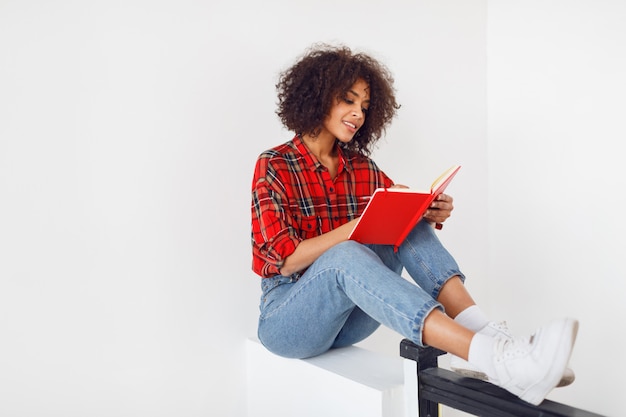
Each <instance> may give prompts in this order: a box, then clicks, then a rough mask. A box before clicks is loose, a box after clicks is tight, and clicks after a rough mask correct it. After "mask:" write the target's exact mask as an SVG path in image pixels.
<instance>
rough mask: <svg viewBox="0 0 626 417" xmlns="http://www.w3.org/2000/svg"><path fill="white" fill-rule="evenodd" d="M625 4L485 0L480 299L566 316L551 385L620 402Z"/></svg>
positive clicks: (598, 403)
mask: <svg viewBox="0 0 626 417" xmlns="http://www.w3.org/2000/svg"><path fill="white" fill-rule="evenodd" d="M625 19H626V4H625V3H624V2H621V1H617V0H616V1H611V0H603V1H581V0H579V1H564V0H563V1H549V2H545V1H538V0H531V1H525V2H518V1H502V0H498V1H491V2H489V16H488V63H489V64H488V70H489V76H488V86H489V88H488V91H489V93H488V103H489V105H488V108H489V111H488V114H489V117H488V120H489V123H488V126H489V279H490V282H491V284H490V291H491V292H490V294H489V300H490V303H491V305H492V306H493V308H494V310H497V311H500V312H502V313H503V314H504V316H505V317H507V318H509V322H510V324H512V327H514V330H518V331H519V332H520V333H521V332H530V331H532V330H533V328H534V326H536V325H538V324H539V323H541V322H543V321H545V320H546V319H551V318H554V317H560V316H564V315H568V316H573V317H578V318H579V320H580V324H581V327H580V331H579V335H578V341H577V345H576V349H575V350H574V354H573V357H572V367H573V368H574V371H575V372H576V374H577V380H576V382H575V383H574V384H573V385H572V386H571V387H569V388H564V389H558V390H555V391H554V392H553V394H552V395H550V398H553V399H556V400H559V401H564V402H567V403H569V404H573V405H577V406H579V407H583V408H587V409H590V410H593V411H596V412H599V413H603V414H606V415H610V416H622V415H624V414H625V412H626V407H625V406H624V403H623V399H622V398H620V394H621V393H623V392H624V389H625V388H626V384H625V383H624V378H623V375H624V374H625V373H626V364H625V363H624V361H622V360H621V358H620V353H621V352H622V351H623V350H624V348H625V347H626V336H625V334H624V331H623V329H624V323H623V321H624V318H625V317H626V304H625V303H624V302H623V298H624V294H625V288H626V284H625V283H624V281H625V280H624V278H625V277H626V276H625V274H624V271H623V269H624V268H623V264H622V261H623V257H624V244H623V237H624V235H625V234H626V219H625V218H624V216H623V215H622V212H623V207H624V204H625V203H626V196H625V194H624V189H625V185H626V173H625V171H624V162H623V155H624V151H623V142H624V139H625V138H626V127H625V125H624V115H625V114H626V101H625V99H624V97H626V79H625V77H624V74H625V73H626V55H625V52H624V51H625V49H624V45H625V44H626V27H625V26H624V21H625Z"/></svg>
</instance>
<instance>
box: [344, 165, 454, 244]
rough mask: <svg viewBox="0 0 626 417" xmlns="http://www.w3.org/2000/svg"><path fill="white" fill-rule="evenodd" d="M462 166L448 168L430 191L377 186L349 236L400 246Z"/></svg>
mask: <svg viewBox="0 0 626 417" xmlns="http://www.w3.org/2000/svg"><path fill="white" fill-rule="evenodd" d="M460 168H461V166H460V165H455V166H452V167H451V168H449V169H448V170H446V171H445V172H444V173H443V174H441V176H439V178H437V179H436V180H435V181H434V182H433V184H432V185H431V187H430V190H428V191H417V190H412V189H410V188H379V189H377V190H376V191H375V192H374V194H373V195H372V197H371V198H370V201H369V203H368V204H367V206H366V207H365V210H364V211H363V214H362V215H361V217H360V218H359V221H358V222H357V224H356V226H355V227H354V229H353V230H352V233H350V236H349V239H352V240H356V241H357V242H360V243H374V244H380V245H393V246H394V248H395V249H397V248H398V246H400V244H401V243H402V242H403V241H404V239H406V237H407V235H408V234H409V232H410V231H411V230H412V229H413V227H414V226H415V225H416V224H417V222H419V221H420V219H421V218H422V216H423V215H424V212H425V211H426V210H427V209H428V207H430V204H431V203H432V202H433V201H434V200H435V198H436V197H437V196H438V195H439V194H441V193H443V191H444V190H445V189H446V187H447V186H448V184H450V181H452V178H454V176H455V175H456V173H457V172H458V171H459V169H460Z"/></svg>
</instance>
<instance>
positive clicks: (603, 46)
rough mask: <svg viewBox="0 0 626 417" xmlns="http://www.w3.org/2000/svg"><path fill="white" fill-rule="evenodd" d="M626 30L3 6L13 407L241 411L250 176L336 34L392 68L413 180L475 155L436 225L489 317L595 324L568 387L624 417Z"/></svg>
mask: <svg viewBox="0 0 626 417" xmlns="http://www.w3.org/2000/svg"><path fill="white" fill-rule="evenodd" d="M625 18H626V9H625V6H624V5H623V3H622V2H621V1H617V0H615V1H610V0H604V1H591V0H588V1H564V0H563V1H548V2H545V1H526V2H516V1H511V0H501V1H486V0H482V1H477V0H471V1H468V0H442V1H434V0H431V1H413V2H411V1H400V0H393V1H386V2H382V1H374V0H367V1H358V2H357V1H353V0H345V1H343V2H335V1H329V0H322V1H317V2H310V3H301V2H290V1H276V0H273V1H265V2H256V1H252V0H243V1H240V2H227V1H206V0H205V1H192V0H183V1H171V0H161V1H147V0H146V1H142V0H128V1H124V2H117V1H100V0H97V1H84V2H81V1H69V0H59V1H36V0H30V1H29V0H21V1H17V0H16V1H8V0H0V414H1V415H7V416H34V415H46V416H52V415H62V416H86V415H89V416H138V415H150V416H172V415H181V416H213V415H215V416H218V415H220V416H235V417H243V416H244V414H245V361H244V358H245V355H244V351H243V348H244V341H245V339H246V338H247V337H250V336H254V335H255V331H256V314H257V311H258V309H257V305H258V296H259V293H260V292H259V282H258V279H257V277H256V276H255V275H254V274H253V273H252V271H251V269H250V262H251V261H250V244H249V221H250V220H249V200H250V194H249V190H250V181H251V177H252V169H253V165H254V161H255V158H256V156H257V155H258V154H259V153H260V152H261V151H263V150H264V149H266V148H269V147H271V146H274V145H276V144H279V143H282V142H284V141H286V140H288V139H290V138H291V133H290V132H286V131H285V130H283V129H282V127H281V126H280V124H279V122H278V120H277V117H276V116H275V114H274V110H275V103H276V99H275V91H274V84H275V82H276V80H277V75H278V73H279V71H280V70H282V69H284V68H285V67H287V66H288V65H289V64H291V63H292V62H293V61H294V59H295V58H296V57H297V56H298V55H299V54H300V53H302V52H303V51H304V49H305V48H306V47H308V46H309V45H311V44H312V43H313V42H317V41H327V42H340V43H344V44H347V45H349V46H351V47H353V48H355V49H358V50H363V51H365V52H369V53H371V54H372V55H374V56H376V57H377V58H380V59H381V60H382V61H384V62H385V63H386V64H387V65H388V66H389V67H390V68H391V70H392V72H393V73H394V75H395V78H396V86H397V88H398V99H399V101H400V103H401V104H402V108H401V109H400V112H399V115H398V117H397V119H396V120H395V122H394V124H393V127H392V128H390V129H389V130H388V132H387V133H388V134H387V136H386V138H384V139H382V140H381V142H380V148H379V149H378V150H377V151H376V152H375V154H374V157H375V159H376V161H377V162H378V164H379V165H380V166H381V167H382V168H383V169H384V170H385V171H386V172H387V173H388V174H389V175H390V176H391V177H392V178H393V179H394V180H396V181H397V182H401V183H405V184H408V185H411V186H415V187H423V186H427V185H428V184H430V182H431V180H432V179H433V178H434V177H435V176H436V175H437V174H439V173H440V171H443V169H445V168H447V167H448V166H450V165H452V164H456V163H458V164H461V165H463V168H462V170H461V172H460V173H459V175H458V176H457V178H456V179H455V181H454V183H453V184H452V185H451V186H450V188H449V191H450V193H451V194H453V195H454V197H455V205H456V210H455V212H454V216H453V218H452V219H451V220H449V221H448V222H447V224H446V227H445V229H444V230H443V231H442V232H441V234H440V236H441V238H442V240H443V241H444V242H445V243H446V245H447V246H448V247H449V248H450V249H451V251H452V252H453V253H454V254H455V255H456V257H457V259H458V261H459V263H460V264H461V267H462V269H463V270H464V272H466V274H467V275H468V286H469V287H470V289H471V290H472V291H473V293H474V294H475V297H476V299H477V300H478V301H479V302H480V304H481V305H483V308H484V309H485V310H486V311H487V312H488V313H489V314H490V315H491V316H493V318H494V319H507V320H508V322H509V325H510V327H511V328H512V329H513V330H514V331H515V332H516V333H529V332H532V331H533V330H534V328H535V327H537V326H538V325H540V324H541V323H543V322H544V321H546V320H548V319H551V318H554V317H559V316H563V315H569V316H574V317H577V318H579V319H580V321H581V329H580V333H579V338H578V342H577V346H576V349H575V351H574V355H573V358H572V366H573V368H574V370H575V371H576V374H577V381H576V382H575V383H574V385H572V386H571V387H568V388H563V389H559V390H555V391H554V392H553V393H552V394H551V395H550V398H552V399H556V400H559V401H564V402H566V403H568V404H572V405H575V406H578V407H582V408H586V409H589V410H592V411H596V412H599V413H603V414H606V415H611V416H620V415H623V414H624V411H626V409H625V408H624V406H623V403H622V401H621V399H620V398H619V395H620V393H621V392H623V391H624V388H625V386H624V382H623V378H622V377H621V376H622V375H623V374H624V373H625V372H626V365H624V363H625V362H624V361H623V360H621V357H620V353H621V352H622V351H623V350H624V347H625V345H626V340H625V336H624V332H623V329H624V323H623V322H624V319H625V318H626V307H625V303H623V302H622V299H623V297H624V293H625V291H624V283H623V281H624V272H623V268H622V264H621V261H622V258H623V249H624V245H623V236H624V235H625V232H626V230H625V229H626V225H625V222H626V220H624V217H623V215H622V211H623V205H624V199H625V197H624V193H623V190H624V181H625V178H626V175H624V168H623V166H622V158H623V151H622V150H621V149H620V148H619V145H620V142H621V141H623V140H624V138H625V136H626V135H625V133H626V128H625V127H624V122H623V116H624V114H625V112H624V110H625V107H626V104H625V99H624V97H625V96H626V84H625V81H624V76H623V74H624V73H625V72H626V61H625V59H624V44H625V41H626V29H624V25H623V21H624V19H625ZM400 339H401V338H400V336H398V335H396V334H394V333H392V332H391V331H389V330H386V329H381V330H380V331H379V332H377V333H376V334H375V335H374V336H372V338H370V339H369V340H368V341H366V342H364V343H363V345H364V346H366V347H368V348H371V349H374V350H378V351H381V352H387V353H389V354H390V355H397V349H398V347H397V346H398V343H399V341H400ZM277 400H279V395H277ZM453 414H454V413H453V412H450V413H448V414H447V415H453Z"/></svg>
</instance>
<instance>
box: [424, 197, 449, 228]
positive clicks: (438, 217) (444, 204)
mask: <svg viewBox="0 0 626 417" xmlns="http://www.w3.org/2000/svg"><path fill="white" fill-rule="evenodd" d="M452 202H453V198H452V197H451V196H449V195H447V194H439V196H438V197H437V198H436V199H435V201H433V203H432V204H431V205H430V207H429V208H428V210H426V213H424V219H425V220H426V221H428V222H431V223H435V224H438V225H440V224H441V223H443V222H445V221H446V219H447V218H448V217H450V214H451V213H452V210H454V205H453V203H452ZM439 228H441V227H439Z"/></svg>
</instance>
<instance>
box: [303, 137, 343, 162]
mask: <svg viewBox="0 0 626 417" xmlns="http://www.w3.org/2000/svg"><path fill="white" fill-rule="evenodd" d="M302 141H303V142H304V144H305V145H306V147H307V148H309V150H310V151H311V153H312V154H313V155H315V156H316V157H317V159H318V160H320V161H323V160H325V159H327V158H329V157H333V156H336V154H337V151H336V149H335V142H336V141H335V138H334V137H332V136H327V137H322V136H318V137H311V136H309V135H302Z"/></svg>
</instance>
